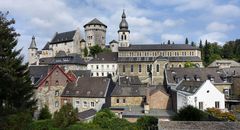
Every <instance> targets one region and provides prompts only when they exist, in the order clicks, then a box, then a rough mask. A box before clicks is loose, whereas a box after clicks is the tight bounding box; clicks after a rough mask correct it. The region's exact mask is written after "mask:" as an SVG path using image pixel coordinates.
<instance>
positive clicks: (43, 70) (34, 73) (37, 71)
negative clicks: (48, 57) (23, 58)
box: [28, 66, 49, 86]
mask: <svg viewBox="0 0 240 130" xmlns="http://www.w3.org/2000/svg"><path fill="white" fill-rule="evenodd" d="M48 68H49V67H48V66H29V68H28V69H29V74H30V77H31V80H32V82H33V83H34V86H36V85H37V84H38V83H39V82H40V81H41V80H42V79H43V78H44V77H45V76H46V75H47V74H48Z"/></svg>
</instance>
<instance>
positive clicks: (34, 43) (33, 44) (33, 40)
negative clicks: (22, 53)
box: [28, 36, 37, 49]
mask: <svg viewBox="0 0 240 130" xmlns="http://www.w3.org/2000/svg"><path fill="white" fill-rule="evenodd" d="M28 49H37V45H36V41H35V37H34V36H33V37H32V42H31V44H30V46H29V48H28Z"/></svg>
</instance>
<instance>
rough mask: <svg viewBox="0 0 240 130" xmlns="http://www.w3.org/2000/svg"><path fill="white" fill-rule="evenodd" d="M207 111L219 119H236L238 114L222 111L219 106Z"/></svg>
mask: <svg viewBox="0 0 240 130" xmlns="http://www.w3.org/2000/svg"><path fill="white" fill-rule="evenodd" d="M206 112H207V113H208V114H210V115H211V116H213V117H215V118H218V119H219V120H226V121H236V116H235V115H234V114H232V113H230V112H222V111H221V110H220V109H217V108H207V110H206Z"/></svg>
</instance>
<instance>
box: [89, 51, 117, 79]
mask: <svg viewBox="0 0 240 130" xmlns="http://www.w3.org/2000/svg"><path fill="white" fill-rule="evenodd" d="M117 58H118V54H117V52H103V53H99V54H97V55H96V57H95V58H94V59H92V60H90V61H89V62H88V65H87V69H88V70H91V76H92V77H107V76H108V74H111V75H112V77H113V78H116V77H117V75H118V74H117V70H118V64H117Z"/></svg>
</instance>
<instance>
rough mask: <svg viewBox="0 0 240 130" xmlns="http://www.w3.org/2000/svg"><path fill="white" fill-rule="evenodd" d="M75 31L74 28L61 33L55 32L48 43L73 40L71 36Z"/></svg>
mask: <svg viewBox="0 0 240 130" xmlns="http://www.w3.org/2000/svg"><path fill="white" fill-rule="evenodd" d="M75 33H76V30H73V31H68V32H62V33H56V35H55V36H54V37H53V39H52V41H51V42H50V44H56V43H61V42H69V41H73V37H74V35H75Z"/></svg>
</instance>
